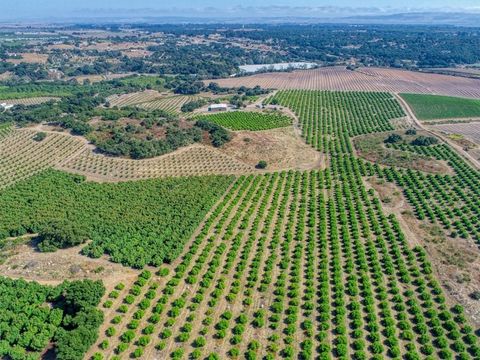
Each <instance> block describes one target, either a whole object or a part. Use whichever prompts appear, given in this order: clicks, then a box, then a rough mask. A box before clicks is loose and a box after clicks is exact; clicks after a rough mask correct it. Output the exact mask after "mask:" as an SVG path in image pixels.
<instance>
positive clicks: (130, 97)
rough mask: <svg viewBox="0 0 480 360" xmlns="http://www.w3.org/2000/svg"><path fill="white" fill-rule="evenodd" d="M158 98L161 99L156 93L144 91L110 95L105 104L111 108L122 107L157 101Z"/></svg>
mask: <svg viewBox="0 0 480 360" xmlns="http://www.w3.org/2000/svg"><path fill="white" fill-rule="evenodd" d="M159 97H161V94H160V93H159V92H158V91H153V90H146V91H142V92H135V93H128V94H121V95H111V96H109V97H107V102H108V103H109V104H110V106H111V107H113V106H117V107H124V106H132V105H137V104H141V103H144V102H148V101H152V100H155V99H158V98H159Z"/></svg>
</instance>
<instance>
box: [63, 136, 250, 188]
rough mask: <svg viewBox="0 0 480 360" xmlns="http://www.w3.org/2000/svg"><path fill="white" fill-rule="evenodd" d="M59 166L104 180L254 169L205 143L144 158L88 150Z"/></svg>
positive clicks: (238, 171) (239, 171) (222, 172)
mask: <svg viewBox="0 0 480 360" xmlns="http://www.w3.org/2000/svg"><path fill="white" fill-rule="evenodd" d="M58 168H59V169H61V170H65V171H69V172H73V173H77V174H82V175H85V176H87V177H88V178H91V179H96V180H103V181H125V180H138V179H148V178H155V177H167V176H192V175H210V174H238V173H245V172H250V171H252V170H253V168H252V167H251V166H248V165H246V164H244V163H242V162H240V161H237V160H235V159H234V158H232V157H230V156H228V155H225V154H222V153H221V152H219V151H218V150H215V149H213V148H210V147H207V146H203V145H191V146H188V147H185V148H182V149H180V150H177V151H175V152H173V153H170V154H166V155H163V156H160V157H157V158H153V159H145V160H130V159H121V158H113V157H107V156H104V155H100V154H95V153H93V152H92V151H91V150H90V149H85V150H84V151H83V152H82V153H81V154H79V155H78V156H76V157H74V158H72V159H71V160H70V161H68V162H66V163H65V164H63V165H62V166H60V167H58Z"/></svg>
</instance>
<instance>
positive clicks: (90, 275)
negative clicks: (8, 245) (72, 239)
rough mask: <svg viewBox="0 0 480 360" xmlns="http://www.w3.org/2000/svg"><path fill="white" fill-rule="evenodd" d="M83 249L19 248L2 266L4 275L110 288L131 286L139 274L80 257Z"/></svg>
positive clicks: (55, 282)
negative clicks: (82, 281)
mask: <svg viewBox="0 0 480 360" xmlns="http://www.w3.org/2000/svg"><path fill="white" fill-rule="evenodd" d="M82 247H83V245H81V246H77V247H74V248H69V249H65V250H58V251H56V252H53V253H41V252H39V251H37V250H36V249H35V248H34V246H32V245H31V244H28V243H27V244H25V243H23V244H19V245H18V246H16V247H15V248H14V249H12V250H11V251H10V257H8V258H7V259H6V261H5V262H4V263H3V264H1V265H0V274H1V275H4V276H8V277H11V278H24V279H26V280H35V281H38V282H39V283H42V284H58V283H61V282H62V281H63V280H77V279H94V280H103V281H104V284H105V286H106V287H107V288H111V287H113V286H114V285H115V284H117V283H118V282H120V281H124V282H129V281H130V280H131V279H134V278H135V277H136V276H137V275H138V273H139V272H138V271H135V270H133V269H130V268H127V267H123V266H122V265H120V264H114V263H112V262H110V261H108V260H107V258H100V259H91V258H88V257H86V256H84V255H81V254H80V251H81V249H82Z"/></svg>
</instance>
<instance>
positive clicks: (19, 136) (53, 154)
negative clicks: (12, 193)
mask: <svg viewBox="0 0 480 360" xmlns="http://www.w3.org/2000/svg"><path fill="white" fill-rule="evenodd" d="M35 134H36V131H32V130H14V129H9V128H8V127H4V128H2V129H0V154H1V156H0V189H2V188H5V187H6V186H9V185H11V184H13V183H15V182H17V181H19V180H22V179H25V178H28V177H30V176H32V175H33V174H36V173H38V172H39V171H42V170H44V169H47V168H49V167H52V166H55V165H57V164H60V163H61V162H63V161H65V160H66V159H68V158H69V157H70V156H73V155H75V154H76V153H77V152H78V151H79V150H81V149H82V147H83V146H84V145H83V143H82V142H81V141H79V140H78V139H75V138H73V137H71V136H68V135H62V134H53V133H49V134H48V135H47V137H46V138H45V139H44V140H42V141H35V140H34V137H35Z"/></svg>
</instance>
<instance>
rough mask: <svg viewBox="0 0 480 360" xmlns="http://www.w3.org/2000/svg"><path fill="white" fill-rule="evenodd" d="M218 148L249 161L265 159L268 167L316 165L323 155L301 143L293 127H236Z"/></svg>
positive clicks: (283, 167)
mask: <svg viewBox="0 0 480 360" xmlns="http://www.w3.org/2000/svg"><path fill="white" fill-rule="evenodd" d="M220 150H221V151H223V152H225V153H226V154H228V155H230V156H232V157H234V158H236V159H238V160H240V161H242V162H244V163H247V164H249V165H252V166H254V165H256V164H258V162H259V161H260V160H265V161H266V162H267V164H268V170H282V169H299V170H307V169H318V168H321V167H323V166H322V165H323V164H324V157H323V155H322V154H320V153H319V152H318V151H316V150H315V149H313V148H312V147H310V146H309V145H307V144H305V142H304V141H303V140H302V139H301V138H300V137H299V136H298V135H297V134H296V133H295V131H294V129H293V127H286V128H281V129H273V130H267V131H238V132H235V133H234V134H233V138H232V140H231V141H230V142H229V143H227V144H226V145H224V146H223V147H222V148H221V149H220Z"/></svg>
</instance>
